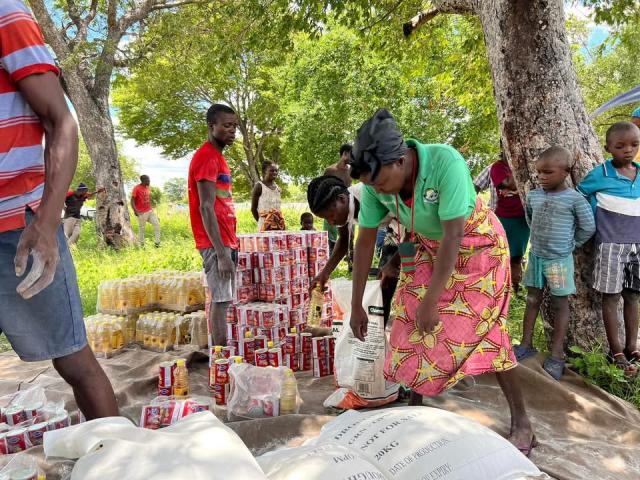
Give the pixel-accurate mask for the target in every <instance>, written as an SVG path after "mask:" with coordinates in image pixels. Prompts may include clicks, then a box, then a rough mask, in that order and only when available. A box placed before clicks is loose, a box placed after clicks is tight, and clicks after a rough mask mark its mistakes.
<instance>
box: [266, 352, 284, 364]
mask: <svg viewBox="0 0 640 480" xmlns="http://www.w3.org/2000/svg"><path fill="white" fill-rule="evenodd" d="M268 355H269V365H271V366H272V367H276V368H277V367H279V366H281V365H283V362H282V349H281V348H280V347H276V348H271V349H269V351H268Z"/></svg>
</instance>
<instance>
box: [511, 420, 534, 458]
mask: <svg viewBox="0 0 640 480" xmlns="http://www.w3.org/2000/svg"><path fill="white" fill-rule="evenodd" d="M507 440H509V441H510V442H511V443H512V444H513V445H514V446H515V447H516V448H517V449H518V450H520V451H521V452H522V454H523V455H524V456H525V457H528V456H529V455H531V450H533V448H534V447H537V446H538V441H537V440H536V436H535V434H534V433H533V430H532V429H531V425H528V426H522V427H511V433H510V434H509V436H508V437H507Z"/></svg>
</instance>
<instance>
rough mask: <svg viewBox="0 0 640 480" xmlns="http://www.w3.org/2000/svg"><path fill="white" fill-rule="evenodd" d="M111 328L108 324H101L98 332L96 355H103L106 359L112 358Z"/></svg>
mask: <svg viewBox="0 0 640 480" xmlns="http://www.w3.org/2000/svg"><path fill="white" fill-rule="evenodd" d="M110 327H111V326H110V325H109V324H107V323H106V322H100V324H99V325H98V328H97V330H96V343H97V344H98V349H97V350H96V353H101V354H102V355H104V356H105V357H107V358H108V357H110V356H111V328H110Z"/></svg>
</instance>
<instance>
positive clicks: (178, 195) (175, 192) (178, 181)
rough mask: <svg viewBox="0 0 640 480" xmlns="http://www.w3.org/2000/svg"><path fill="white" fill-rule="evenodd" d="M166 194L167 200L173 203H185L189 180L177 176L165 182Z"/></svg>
mask: <svg viewBox="0 0 640 480" xmlns="http://www.w3.org/2000/svg"><path fill="white" fill-rule="evenodd" d="M164 194H165V195H166V197H167V200H169V201H170V202H173V203H185V202H186V201H187V180H186V179H184V178H180V177H176V178H170V179H169V180H167V181H166V182H164Z"/></svg>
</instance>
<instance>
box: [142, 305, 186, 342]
mask: <svg viewBox="0 0 640 480" xmlns="http://www.w3.org/2000/svg"><path fill="white" fill-rule="evenodd" d="M136 341H137V343H139V344H140V345H141V346H142V347H143V348H144V349H146V350H152V351H154V352H166V351H168V350H171V349H172V348H174V347H176V346H178V345H184V344H191V321H190V319H187V320H185V317H184V316H182V315H179V314H177V313H173V312H157V311H156V312H148V313H144V314H142V315H140V317H139V318H138V321H137V324H136Z"/></svg>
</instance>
